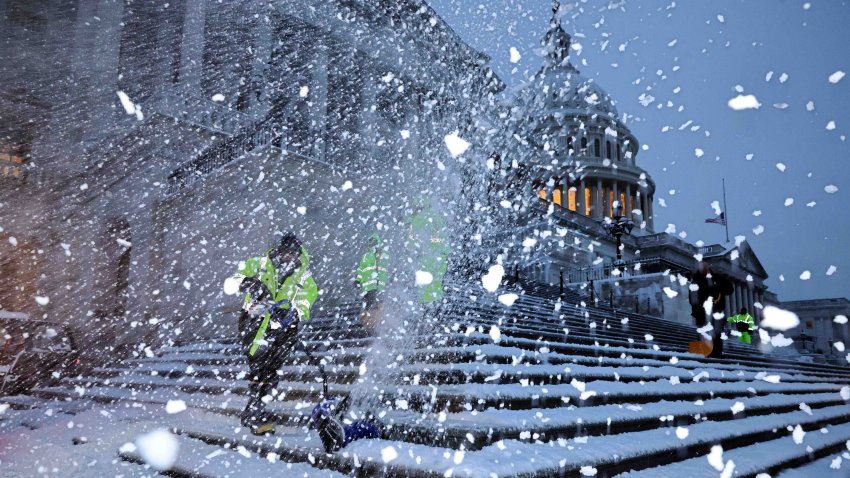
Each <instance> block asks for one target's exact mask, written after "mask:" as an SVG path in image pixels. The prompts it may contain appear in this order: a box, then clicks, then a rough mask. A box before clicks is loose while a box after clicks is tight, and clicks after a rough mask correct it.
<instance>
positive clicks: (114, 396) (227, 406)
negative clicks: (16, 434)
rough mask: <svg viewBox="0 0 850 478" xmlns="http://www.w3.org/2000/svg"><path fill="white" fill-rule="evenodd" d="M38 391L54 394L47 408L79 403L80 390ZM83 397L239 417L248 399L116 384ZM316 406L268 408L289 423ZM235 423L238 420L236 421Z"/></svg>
mask: <svg viewBox="0 0 850 478" xmlns="http://www.w3.org/2000/svg"><path fill="white" fill-rule="evenodd" d="M39 392H40V393H42V394H43V395H44V396H52V397H54V398H55V399H58V400H55V401H52V402H51V401H50V400H45V401H44V405H43V406H42V409H45V408H48V407H51V406H53V407H55V406H56V405H58V406H59V407H70V406H71V404H75V405H76V404H78V402H79V395H78V391H76V390H73V389H68V388H62V387H55V388H45V389H39ZM83 397H84V398H85V400H88V401H93V402H99V403H120V402H133V403H139V404H146V405H150V407H149V408H151V409H157V408H162V409H165V406H166V405H167V404H168V403H169V402H175V401H182V402H183V404H184V405H185V406H186V407H189V408H197V409H199V410H207V411H211V412H215V413H221V414H225V415H231V416H236V415H239V413H241V412H242V410H243V409H244V408H245V405H246V404H247V402H248V397H247V395H243V394H238V393H227V392H226V393H224V394H216V395H212V394H204V393H198V392H194V393H186V392H181V391H179V390H175V389H170V388H158V389H153V390H151V391H141V392H140V391H136V390H131V389H128V388H116V387H88V388H86V389H85V391H84V395H83ZM65 398H76V400H73V401H65V400H64V399H65ZM313 406H315V400H311V401H306V400H283V399H280V400H272V401H271V402H269V404H268V409H269V410H271V411H272V412H274V413H276V414H277V415H278V416H279V418H280V422H281V423H284V422H290V421H292V420H298V421H300V420H303V419H304V418H305V417H306V416H307V415H309V413H310V411H311V410H312V409H313ZM234 423H235V424H236V423H238V422H236V421H234Z"/></svg>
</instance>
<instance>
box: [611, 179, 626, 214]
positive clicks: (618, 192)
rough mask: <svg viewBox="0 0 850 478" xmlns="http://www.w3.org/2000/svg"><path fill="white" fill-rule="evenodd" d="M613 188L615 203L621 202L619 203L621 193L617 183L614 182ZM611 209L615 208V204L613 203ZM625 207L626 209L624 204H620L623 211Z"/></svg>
mask: <svg viewBox="0 0 850 478" xmlns="http://www.w3.org/2000/svg"><path fill="white" fill-rule="evenodd" d="M612 186H613V188H614V201H615V202H619V201H620V191H619V189H618V188H617V181H613V184H612ZM611 207H614V203H613V202H612V203H611ZM624 207H625V206H624V205H623V204H620V208H621V209H622V208H624Z"/></svg>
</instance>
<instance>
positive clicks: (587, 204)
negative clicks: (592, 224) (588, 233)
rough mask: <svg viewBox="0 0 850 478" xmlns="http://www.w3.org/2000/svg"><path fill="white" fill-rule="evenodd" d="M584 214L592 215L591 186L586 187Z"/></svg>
mask: <svg viewBox="0 0 850 478" xmlns="http://www.w3.org/2000/svg"><path fill="white" fill-rule="evenodd" d="M584 215H585V216H590V188H589V187H586V188H584Z"/></svg>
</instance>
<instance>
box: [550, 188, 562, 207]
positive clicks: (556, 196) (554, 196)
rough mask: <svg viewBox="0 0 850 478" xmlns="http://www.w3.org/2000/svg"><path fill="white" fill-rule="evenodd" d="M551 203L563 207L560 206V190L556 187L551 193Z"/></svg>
mask: <svg viewBox="0 0 850 478" xmlns="http://www.w3.org/2000/svg"><path fill="white" fill-rule="evenodd" d="M552 202H553V203H555V204H557V205H558V206H563V204H561V188H559V187H556V188H555V190H554V191H552Z"/></svg>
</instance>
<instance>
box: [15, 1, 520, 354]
mask: <svg viewBox="0 0 850 478" xmlns="http://www.w3.org/2000/svg"><path fill="white" fill-rule="evenodd" d="M0 14H2V15H0V18H2V27H3V28H2V31H3V32H4V33H0V36H2V40H3V42H4V48H5V46H6V45H11V46H16V47H18V48H20V49H21V50H22V51H27V50H26V46H27V42H35V43H36V44H39V45H42V49H43V50H44V51H43V52H39V54H43V56H42V57H41V59H46V60H44V62H45V63H50V62H51V61H52V62H53V63H52V65H53V68H52V69H51V70H50V71H46V72H45V76H44V77H42V81H40V82H38V83H37V84H35V85H33V86H32V87H31V88H26V87H23V86H21V87H20V88H19V90H16V91H17V92H16V94H14V95H6V96H3V97H2V98H1V99H0V108H2V111H4V112H6V111H15V112H16V113H15V115H14V116H15V117H14V118H12V119H11V120H9V121H8V129H9V130H15V131H20V129H21V125H22V124H26V123H27V120H26V118H27V117H34V114H33V112H32V110H33V108H35V110H36V111H37V112H38V113H40V116H39V117H40V118H41V120H40V121H39V122H38V123H37V124H36V126H35V127H34V128H33V131H32V134H31V135H30V137H28V138H23V139H21V138H17V139H16V138H11V137H9V138H5V141H6V142H14V143H15V144H16V145H18V144H26V146H27V148H26V149H27V150H26V151H25V154H23V155H22V157H24V158H25V159H24V161H23V163H25V164H24V166H25V170H26V173H27V174H26V175H25V177H21V178H6V179H4V181H5V182H4V184H3V188H2V190H0V202H2V207H3V211H4V212H3V216H2V217H3V220H2V224H0V226H2V227H3V230H2V231H0V234H2V235H3V237H2V238H0V239H2V245H0V248H2V250H0V253H2V258H3V259H2V261H0V262H2V270H3V283H4V287H3V291H2V293H0V306H2V308H4V309H7V310H15V311H19V312H26V313H28V314H29V315H30V316H38V317H46V318H48V319H50V320H55V321H60V322H68V323H70V324H71V325H72V326H74V327H76V328H77V329H78V330H80V331H81V332H82V331H85V333H81V334H80V335H81V336H84V337H85V338H86V339H87V340H88V341H89V343H83V344H81V345H82V346H83V347H87V346H89V345H92V346H94V345H97V344H98V343H100V344H102V343H103V342H104V341H106V342H107V343H109V344H112V343H119V344H125V345H127V346H132V347H133V348H135V349H138V350H141V349H143V348H144V347H147V346H149V345H153V344H156V343H162V342H163V341H169V340H172V339H177V340H179V339H180V336H181V334H182V335H184V336H186V335H189V334H187V333H186V331H189V330H191V338H193V339H194V338H198V337H211V336H228V335H232V333H233V330H234V324H235V319H234V320H231V319H232V314H233V313H234V311H235V310H236V308H237V307H238V302H239V301H238V299H234V298H232V297H225V296H224V295H223V293H222V287H221V284H222V283H223V281H224V279H225V278H226V277H227V276H228V275H230V274H232V273H233V272H234V271H235V269H236V267H237V263H238V261H239V260H242V259H245V258H247V257H249V256H252V255H257V254H262V253H263V252H264V251H265V250H266V248H267V247H268V246H269V244H270V242H271V241H273V237H274V233H275V232H276V231H284V230H294V231H296V232H297V233H298V234H299V235H300V236H301V238H302V240H303V241H304V243H305V245H306V246H307V248H308V249H309V250H310V251H311V254H312V263H313V272H314V274H315V276H316V280H317V282H318V283H319V284H320V287H321V294H322V296H321V300H320V301H319V303H318V304H317V306H318V307H320V308H323V307H328V306H330V305H332V304H333V303H336V302H339V301H346V300H353V299H355V298H356V296H357V291H356V288H355V287H354V286H353V284H352V282H351V279H352V278H353V270H354V267H355V265H356V263H357V260H358V259H359V255H360V254H361V253H362V250H361V249H362V247H364V244H365V241H366V237H367V236H368V235H369V234H370V233H372V232H374V231H376V230H381V231H382V232H383V234H384V235H385V236H386V239H387V242H388V243H389V244H390V245H391V246H393V247H400V244H401V243H402V242H403V240H404V237H405V233H404V230H405V223H404V220H405V217H406V216H407V215H409V214H410V213H411V210H410V209H409V208H408V207H407V204H409V199H410V198H412V197H415V196H417V195H420V194H426V195H430V196H431V201H432V203H433V205H434V206H435V207H437V208H440V209H441V212H442V213H444V214H445V215H451V214H453V213H454V212H453V208H455V207H457V206H458V204H459V203H461V202H462V201H457V198H459V197H462V194H460V193H461V192H462V191H461V189H462V183H463V181H462V179H461V180H460V181H459V180H458V179H457V178H458V177H460V178H464V177H468V173H467V172H464V170H463V166H462V165H461V166H458V165H457V164H458V163H457V162H450V160H451V159H452V158H451V156H450V155H449V152H448V151H447V150H446V147H445V145H444V143H443V138H444V137H445V135H447V134H450V133H452V132H458V133H459V134H465V133H466V132H467V131H469V128H473V127H475V126H474V123H477V122H480V120H476V121H475V122H473V120H472V118H476V117H480V116H482V115H483V113H482V111H481V108H480V107H479V106H477V105H479V104H480V105H486V104H489V103H491V102H492V101H491V99H492V95H493V94H495V93H498V92H499V91H500V90H501V89H502V88H503V86H502V84H501V83H500V81H499V79H498V78H497V77H496V76H495V75H494V74H493V73H492V71H491V70H490V69H489V67H488V66H487V62H488V58H487V57H486V56H484V55H482V54H480V53H478V52H476V51H474V50H472V49H471V48H470V47H469V46H467V45H466V44H464V43H463V42H462V41H460V39H459V38H458V37H457V36H456V35H455V33H454V32H453V31H452V30H451V29H450V28H449V27H448V26H447V25H445V24H444V23H443V22H442V20H441V19H440V18H439V17H438V16H437V15H436V13H435V12H434V11H433V10H431V9H430V7H428V6H427V5H426V4H424V3H422V2H418V1H413V0H409V1H408V0H404V1H395V0H394V1H377V2H368V3H363V2H341V1H340V2H336V1H333V2H328V1H318V0H316V1H310V0H308V1H303V2H286V1H282V2H263V3H261V2H253V1H252V2H249V1H239V2H215V1H212V0H209V1H208V0H178V1H173V2H169V3H168V4H165V3H159V2H157V3H148V2H130V1H126V2H125V1H120V0H97V1H80V2H60V1H55V2H47V3H46V4H45V5H43V6H41V7H39V6H34V5H32V4H30V3H29V2H21V1H9V0H6V1H3V2H0ZM33 22H35V23H37V24H38V25H40V26H39V29H37V30H33V26H32V25H31V24H32V23H33ZM59 37H62V40H63V41H57V40H58V39H59ZM24 57H25V58H27V61H28V62H29V63H27V62H23V63H21V65H22V66H21V68H20V69H18V70H13V69H10V68H8V65H6V68H4V70H2V74H3V77H2V78H0V81H3V82H4V84H6V83H5V80H10V81H12V80H14V81H18V82H20V81H23V80H22V79H23V78H29V77H30V76H32V75H34V74H37V73H38V72H39V71H40V70H39V68H41V69H45V68H43V67H42V65H41V64H40V63H39V61H40V60H41V59H38V60H37V59H36V58H34V57H33V53H32V51H31V50H30V52H29V53H28V54H26V55H24ZM59 86H61V87H59ZM119 91H120V92H122V93H123V94H126V96H127V98H129V100H130V101H131V102H132V104H130V105H128V104H127V102H122V101H121V99H120V98H119V96H118V94H117V92H119ZM51 93H55V94H51ZM42 97H44V98H49V100H48V101H45V102H43V103H40V104H36V105H35V106H32V105H31V104H30V103H33V101H32V98H42ZM22 105H23V106H22ZM13 108H14V109H13ZM128 108H129V109H128ZM6 118H7V116H4V117H3V119H4V120H6ZM5 124H6V123H4V125H5ZM482 154H484V153H481V152H479V151H476V148H475V147H473V148H472V149H471V150H470V152H469V153H467V155H466V157H467V158H468V159H469V161H474V160H475V158H476V157H478V156H481V155H482ZM481 161H483V159H481ZM444 163H445V164H449V165H450V167H449V168H448V169H446V168H445V167H443V168H438V165H443V164H444ZM0 179H2V178H0ZM459 194H460V195H459ZM12 238H14V239H12ZM398 280H402V279H401V278H399V279H398ZM35 296H44V297H48V298H49V302H48V303H47V304H38V303H36V301H35V300H34V297H35Z"/></svg>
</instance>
